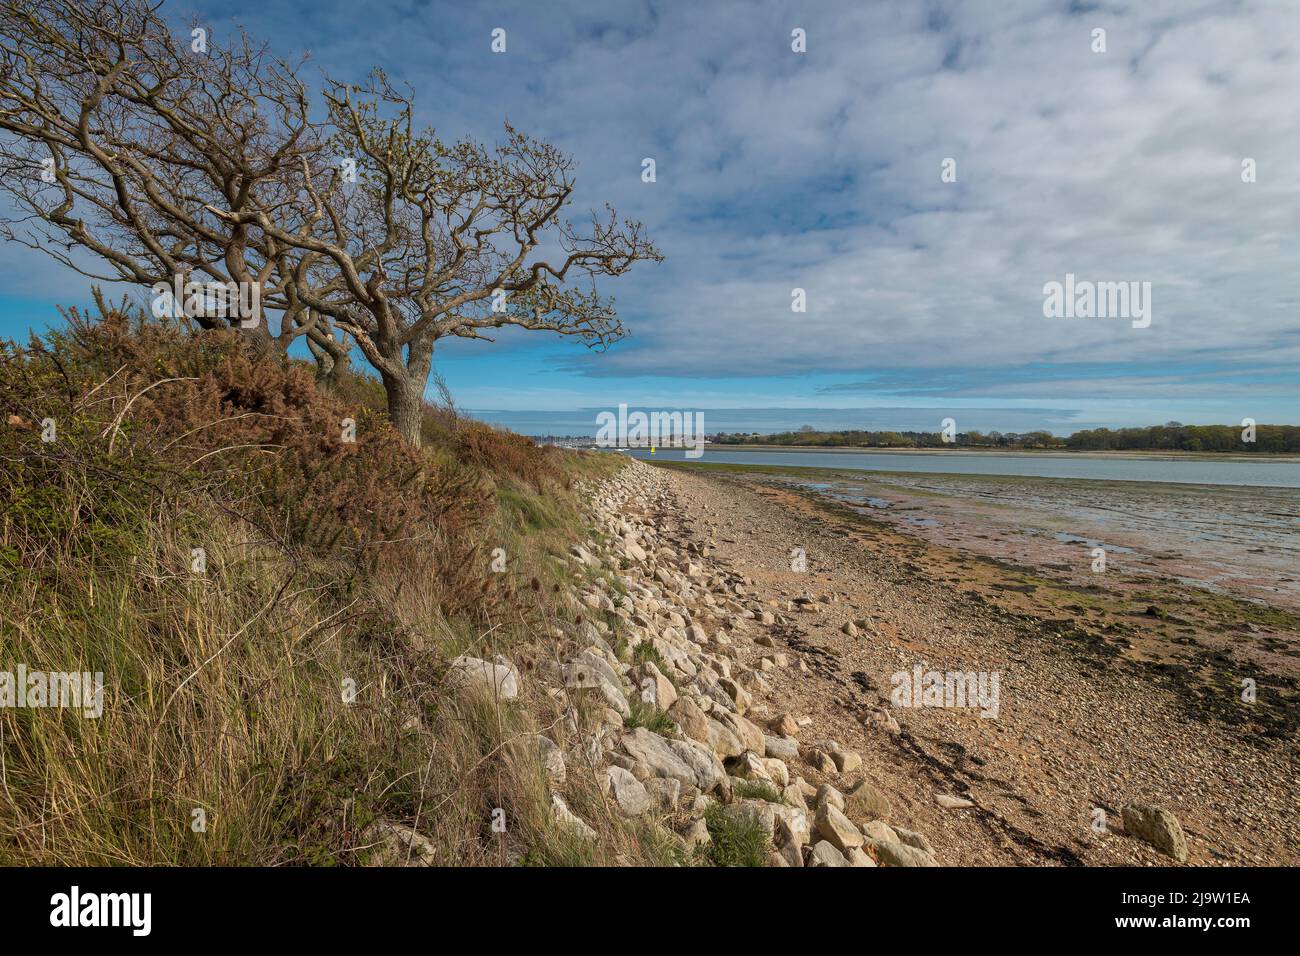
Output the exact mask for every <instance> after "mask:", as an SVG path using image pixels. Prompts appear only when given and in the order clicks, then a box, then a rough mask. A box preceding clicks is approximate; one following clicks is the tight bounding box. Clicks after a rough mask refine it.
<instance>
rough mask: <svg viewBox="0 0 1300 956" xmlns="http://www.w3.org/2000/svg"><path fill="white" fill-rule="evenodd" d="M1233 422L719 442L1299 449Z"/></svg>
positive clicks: (805, 430) (1273, 431)
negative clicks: (1247, 432) (949, 436)
mask: <svg viewBox="0 0 1300 956" xmlns="http://www.w3.org/2000/svg"><path fill="white" fill-rule="evenodd" d="M1243 431H1244V429H1242V428H1241V427H1240V426H1237V425H1183V424H1181V423H1179V422H1168V423H1167V424H1164V425H1149V426H1146V427H1143V428H1116V429H1111V428H1091V429H1085V430H1084V431H1078V432H1075V433H1074V434H1072V435H1070V436H1069V437H1068V438H1062V437H1060V436H1058V435H1053V434H1051V433H1050V432H1046V431H1033V432H1020V433H1018V432H999V431H991V432H988V433H987V434H986V433H983V432H978V431H971V432H957V433H956V435H955V436H954V439H953V440H952V441H944V440H943V435H942V433H940V432H914V431H902V432H900V431H863V430H857V429H853V430H847V431H817V430H815V429H813V428H812V427H811V426H808V425H805V426H803V427H802V428H801V429H799V430H798V431H794V432H778V433H776V434H772V435H762V434H759V433H758V432H747V433H740V432H737V433H734V434H728V433H726V432H723V433H721V434H719V435H716V436H714V438H713V441H714V442H715V443H716V444H721V445H806V446H813V447H822V448H1048V449H1050V448H1056V449H1072V450H1076V451H1199V452H1266V453H1279V452H1295V453H1300V425H1257V426H1255V441H1253V442H1249V441H1243V438H1242V433H1243Z"/></svg>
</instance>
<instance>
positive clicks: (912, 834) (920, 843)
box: [893, 827, 934, 856]
mask: <svg viewBox="0 0 1300 956" xmlns="http://www.w3.org/2000/svg"><path fill="white" fill-rule="evenodd" d="M893 830H894V832H895V833H897V834H898V842H899V843H906V844H907V845H908V846H914V847H916V848H917V849H918V850H924V851H925V852H926V853H929V854H930V855H931V856H934V847H932V846H931V845H930V841H929V840H927V839H926V838H925V837H924V836H922V835H921V834H920V833H917V832H916V831H915V830H904V829H903V828H902V827H894V828H893Z"/></svg>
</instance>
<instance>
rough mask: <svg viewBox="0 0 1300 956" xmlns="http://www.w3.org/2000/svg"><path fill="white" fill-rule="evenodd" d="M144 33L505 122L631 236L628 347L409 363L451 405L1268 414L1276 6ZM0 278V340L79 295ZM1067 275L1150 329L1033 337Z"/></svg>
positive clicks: (281, 24) (415, 17) (506, 6)
mask: <svg viewBox="0 0 1300 956" xmlns="http://www.w3.org/2000/svg"><path fill="white" fill-rule="evenodd" d="M167 9H168V10H170V11H172V12H173V13H174V15H175V16H176V18H177V21H178V25H183V24H184V23H185V22H186V21H188V19H189V17H190V15H192V14H196V15H198V16H199V17H200V18H201V20H202V21H203V22H205V23H206V24H208V25H209V26H210V29H212V30H213V31H214V33H215V34H217V35H220V33H221V32H222V31H224V30H229V29H231V28H232V27H233V26H234V25H235V24H236V23H239V24H243V25H244V26H246V27H248V28H249V29H250V31H252V32H253V33H254V34H256V35H258V36H261V37H263V38H265V39H268V40H269V41H270V42H271V43H272V44H273V45H274V46H275V47H276V48H277V50H278V51H280V52H282V53H285V54H292V53H296V52H300V51H303V50H308V51H310V52H311V54H312V59H313V63H314V65H315V67H314V68H319V69H321V70H324V71H326V72H328V73H330V74H331V75H334V76H336V77H338V78H353V79H358V80H359V79H361V78H362V77H363V76H364V74H365V73H366V71H367V70H368V69H369V68H370V67H371V66H372V65H375V64H381V65H383V66H384V67H385V68H386V69H387V70H388V71H389V73H390V74H391V75H392V76H393V78H394V79H396V80H400V81H405V82H407V83H409V84H411V85H412V86H413V87H414V88H415V89H416V90H417V94H418V103H419V106H420V108H421V111H422V113H423V119H424V120H425V121H426V122H427V123H429V124H430V125H433V126H435V127H436V128H437V130H438V132H439V133H440V134H442V135H443V136H444V137H447V138H456V137H459V136H461V135H464V134H470V135H474V136H477V137H480V138H483V139H496V138H498V137H499V136H500V128H501V123H502V121H503V120H507V119H508V120H509V121H510V122H511V123H512V124H514V125H515V126H517V127H519V128H520V129H522V130H524V131H526V132H528V133H531V134H533V135H535V136H538V137H541V138H544V139H548V140H550V141H551V142H554V143H555V144H557V145H558V146H560V147H562V148H563V149H565V150H566V151H568V152H570V153H572V154H573V155H574V156H575V157H576V158H577V160H578V162H579V177H578V187H579V189H578V204H577V210H576V211H577V212H578V213H579V214H581V213H582V212H583V211H584V210H585V209H587V208H589V207H598V206H600V205H601V204H602V203H604V202H605V201H610V202H612V203H613V204H614V205H615V206H617V207H618V209H619V210H620V212H622V213H624V214H625V215H628V216H630V217H632V218H637V219H640V220H642V221H643V222H645V224H646V225H647V228H648V230H649V232H650V234H651V235H652V236H653V237H654V238H655V240H656V241H657V243H658V244H659V246H660V248H661V249H662V251H663V252H664V254H665V256H666V257H667V259H666V261H665V262H664V263H663V264H661V265H646V266H644V267H642V268H639V269H635V270H634V271H633V272H632V273H631V274H630V275H628V276H625V277H623V278H621V279H618V280H615V281H614V282H612V283H611V284H609V285H607V286H606V287H605V290H606V291H608V292H612V293H613V294H615V295H616V297H617V299H618V304H619V310H620V313H621V315H622V317H623V318H624V320H625V322H626V324H627V325H628V326H629V327H630V328H631V330H632V337H631V338H629V339H628V340H626V341H624V342H622V343H620V344H618V345H617V346H615V347H614V348H613V349H611V350H610V351H609V352H607V353H605V354H603V355H592V354H589V353H587V352H586V351H585V350H584V349H582V348H581V346H580V345H578V344H576V343H574V342H571V341H568V340H552V339H548V338H546V337H545V336H544V334H543V333H521V334H518V335H514V336H507V337H505V338H503V339H502V340H501V341H500V342H499V343H498V344H497V345H487V344H485V343H477V342H460V341H457V342H454V343H452V344H450V345H447V346H446V347H445V348H443V349H442V350H441V351H440V353H439V356H438V367H439V369H440V370H441V372H442V373H443V375H444V376H445V377H446V379H447V381H448V382H449V384H450V385H451V386H452V388H453V391H454V392H455V393H456V395H457V397H458V399H459V401H460V403H461V404H462V405H463V406H465V407H468V408H480V409H529V410H546V409H551V410H556V411H561V410H573V409H577V408H591V407H609V406H613V405H616V404H618V403H619V402H628V403H631V404H642V405H649V406H653V407H664V406H670V407H689V408H709V409H715V408H746V407H761V408H772V407H791V408H802V409H815V408H820V409H827V408H836V409H859V408H863V409H873V408H874V409H877V410H879V409H889V410H894V411H897V414H898V416H901V417H899V419H898V420H899V423H900V425H902V426H906V425H907V422H904V421H903V420H902V419H903V418H908V417H909V416H910V417H911V418H915V417H917V416H919V417H920V419H921V420H927V421H928V419H929V418H931V417H933V418H934V419H935V422H936V426H937V420H938V418H940V417H943V415H947V414H953V415H954V416H955V417H956V418H957V421H958V425H959V427H962V426H963V425H964V424H965V422H964V420H963V417H962V414H963V410H966V412H967V420H975V419H978V425H973V426H971V427H985V428H987V427H996V425H997V421H1000V420H1003V419H1005V421H1006V425H1005V426H1004V427H1007V428H1012V429H1023V428H1029V427H1034V426H1035V424H1036V423H1038V424H1042V425H1044V426H1046V427H1050V428H1052V429H1054V430H1056V431H1064V432H1068V431H1070V430H1073V429H1074V428H1076V427H1084V426H1090V425H1094V424H1146V423H1151V422H1156V421H1161V422H1162V421H1165V420H1168V419H1178V420H1181V421H1186V422H1208V421H1220V422H1231V421H1239V420H1240V419H1241V418H1243V417H1252V418H1255V419H1257V420H1259V421H1284V422H1292V423H1294V422H1300V388H1298V386H1300V321H1298V320H1300V107H1297V91H1300V5H1297V3H1295V2H1294V0H1281V2H1277V3H1267V2H1262V0H1236V2H1233V0H1206V2H1198V0H1181V2H1168V0H1140V2H1132V3H1085V2H1077V0H1076V2H1069V0H971V2H962V3H925V2H920V0H899V2H872V0H810V2H806V3H799V2H791V0H771V2H723V0H707V2H645V0H642V2H632V0H600V2H595V0H593V2H560V0H547V2H544V3H539V2H536V0H526V2H518V3H506V2H495V3H494V2H476V3H473V4H464V3H458V2H441V0H439V2H430V3H420V2H396V0H365V2H360V0H313V2H301V3H300V2H288V0H259V2H257V3H247V2H243V0H235V2H231V0H222V2H219V3H218V2H212V3H208V2H193V0H190V2H176V3H172V2H171V0H169V2H168V5H167ZM497 27H500V28H503V29H504V30H505V31H506V39H507V50H506V52H505V53H504V54H494V53H493V52H492V51H491V49H490V43H491V32H492V30H493V29H494V28H497ZM796 28H799V29H802V30H803V31H805V32H806V37H807V41H806V44H807V51H806V52H805V53H796V52H794V51H793V50H792V49H791V44H792V38H791V31H792V30H795V29H796ZM1097 29H1104V30H1105V45H1106V49H1105V52H1094V49H1093V47H1094V45H1095V40H1094V31H1095V30H1097ZM314 68H313V69H314ZM646 157H651V158H653V159H654V160H655V163H656V167H657V181H656V182H654V183H644V182H642V178H641V170H642V160H643V159H644V158H646ZM948 158H951V159H953V160H955V164H956V181H955V182H944V181H943V179H942V177H941V167H942V164H943V162H944V160H945V159H948ZM1246 159H1251V160H1253V161H1254V168H1255V170H1256V181H1255V182H1253V183H1247V182H1243V176H1242V170H1243V161H1244V160H1246ZM0 268H2V269H3V274H4V275H5V278H6V281H5V283H4V288H3V290H2V294H0V316H2V317H0V332H5V333H9V334H13V333H15V332H21V331H22V330H23V329H25V328H26V327H27V325H28V324H29V323H40V322H43V321H46V319H47V318H48V317H49V316H50V314H51V308H50V307H51V305H52V304H53V303H55V302H60V303H68V302H77V301H82V300H83V299H84V297H85V288H84V284H83V283H82V282H81V281H80V280H78V279H76V278H75V277H70V276H67V275H63V274H61V273H59V272H58V270H57V269H56V267H54V266H53V265H51V264H50V263H47V262H45V261H44V260H42V259H40V258H39V256H38V255H37V254H36V253H30V252H26V251H24V250H18V249H5V250H4V251H3V253H0ZM1067 273H1073V274H1074V275H1075V276H1076V277H1077V278H1078V279H1079V280H1093V281H1137V282H1150V283H1151V310H1152V315H1151V323H1150V327H1148V328H1134V327H1132V323H1131V322H1130V321H1128V320H1127V319H1103V318H1046V317H1045V316H1044V314H1043V299H1044V296H1043V286H1044V284H1045V283H1047V282H1051V281H1054V280H1055V281H1063V280H1064V278H1065V276H1066V274H1067ZM796 288H801V289H803V290H805V293H806V297H807V311H806V312H803V313H796V312H793V311H792V309H791V295H792V290H793V289H796ZM906 409H915V410H917V411H914V412H906V411H904V410H906ZM931 410H933V412H932V411H931ZM894 411H890V412H889V414H884V413H880V412H878V413H876V414H875V416H874V418H873V420H877V419H880V418H881V417H882V414H883V417H884V418H886V419H888V418H889V416H890V415H892V414H894ZM809 414H811V412H810V413H809ZM999 416H1002V418H1001V419H999ZM741 417H743V416H741ZM796 417H798V416H797V414H796ZM867 417H869V416H868V415H867V413H865V412H864V413H862V414H861V415H859V414H858V413H849V412H845V413H844V416H843V418H844V420H843V424H844V425H846V426H847V425H851V424H853V423H854V422H855V421H859V420H866V418H867ZM819 421H820V419H819Z"/></svg>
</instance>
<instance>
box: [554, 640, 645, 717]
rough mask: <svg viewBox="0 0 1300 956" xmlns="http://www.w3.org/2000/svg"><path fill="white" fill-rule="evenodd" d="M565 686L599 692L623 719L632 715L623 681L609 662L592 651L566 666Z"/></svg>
mask: <svg viewBox="0 0 1300 956" xmlns="http://www.w3.org/2000/svg"><path fill="white" fill-rule="evenodd" d="M564 686H566V687H568V688H570V689H573V690H596V691H599V692H600V694H601V695H602V697H603V698H604V700H605V703H606V704H608V705H609V706H610V707H612V708H613V709H614V710H616V711H618V713H619V715H620V716H621V717H629V716H631V714H632V708H631V707H629V706H628V703H627V695H626V693H625V691H624V690H623V681H622V679H621V678H620V677H619V676H618V673H617V672H616V671H615V670H614V668H613V667H611V666H610V665H609V662H608V661H606V660H605V659H604V658H603V657H601V656H600V655H598V654H595V653H593V652H592V651H583V652H582V653H581V654H579V655H577V656H576V657H574V658H572V659H570V660H569V662H568V663H566V664H565V665H564Z"/></svg>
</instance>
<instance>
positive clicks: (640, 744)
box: [622, 727, 704, 789]
mask: <svg viewBox="0 0 1300 956" xmlns="http://www.w3.org/2000/svg"><path fill="white" fill-rule="evenodd" d="M622 745H623V749H624V750H625V751H627V753H628V754H629V755H631V756H632V757H634V758H636V759H637V760H639V761H641V762H642V763H643V764H645V765H646V766H647V767H649V768H650V770H651V772H652V773H653V774H654V775H655V776H656V777H671V778H672V779H674V780H677V781H679V782H681V783H683V784H690V785H691V786H695V785H696V780H697V777H696V775H695V771H694V770H693V769H692V767H691V765H690V764H689V763H687V762H686V761H685V760H683V759H682V758H681V757H679V756H678V755H677V754H676V753H674V752H673V749H672V748H671V747H669V746H668V741H667V740H664V738H662V737H660V736H659V735H658V734H655V733H651V732H650V731H649V730H647V729H646V728H644V727H637V728H635V729H634V730H632V731H631V732H630V733H627V734H624V735H623V740H622ZM701 789H704V788H701Z"/></svg>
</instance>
